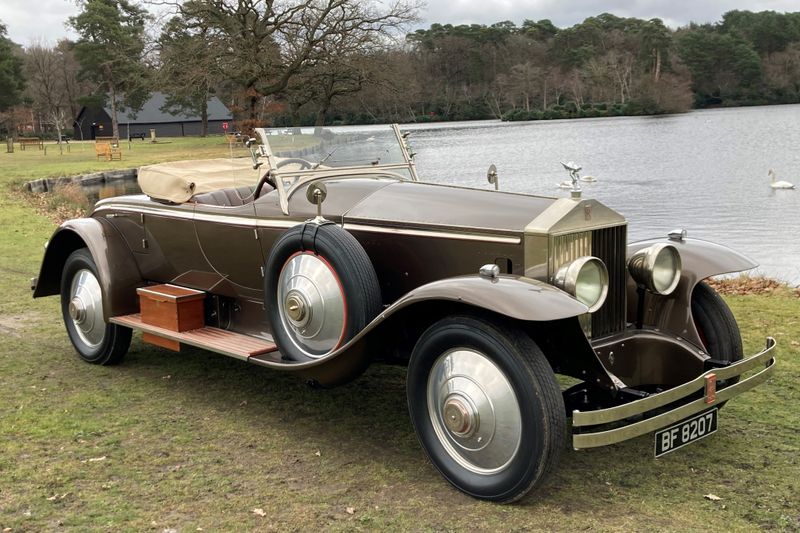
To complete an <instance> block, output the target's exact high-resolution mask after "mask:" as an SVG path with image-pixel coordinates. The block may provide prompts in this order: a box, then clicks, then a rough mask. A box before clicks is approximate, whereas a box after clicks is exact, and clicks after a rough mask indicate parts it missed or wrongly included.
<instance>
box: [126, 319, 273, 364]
mask: <svg viewBox="0 0 800 533" xmlns="http://www.w3.org/2000/svg"><path fill="white" fill-rule="evenodd" d="M111 322H113V323H114V324H119V325H120V326H126V327H129V328H134V329H140V330H142V331H145V332H147V333H151V334H153V335H158V336H159V337H164V338H166V339H172V340H175V341H179V342H182V343H184V344H189V345H190V346H196V347H198V348H204V349H206V350H211V351H212V352H219V353H221V354H224V355H229V356H231V357H235V358H237V359H244V360H247V359H248V358H250V357H252V356H254V355H261V354H266V353H269V352H274V351H276V350H277V349H278V347H277V346H276V345H275V344H274V343H272V342H269V341H266V340H263V339H258V338H256V337H251V336H249V335H242V334H241V333H234V332H233V331H227V330H224V329H219V328H212V327H209V326H206V327H204V328H200V329H193V330H190V331H183V332H178V331H172V330H169V329H165V328H161V327H159V326H153V325H151V324H145V323H144V322H142V316H141V315H140V314H139V313H134V314H132V315H122V316H115V317H112V318H111Z"/></svg>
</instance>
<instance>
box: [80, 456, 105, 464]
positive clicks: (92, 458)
mask: <svg viewBox="0 0 800 533" xmlns="http://www.w3.org/2000/svg"><path fill="white" fill-rule="evenodd" d="M105 460H106V456H105V455H103V456H101V457H90V458H89V459H87V460H85V461H81V462H82V463H99V462H100V461H105Z"/></svg>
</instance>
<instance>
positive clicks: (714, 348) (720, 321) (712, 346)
mask: <svg viewBox="0 0 800 533" xmlns="http://www.w3.org/2000/svg"><path fill="white" fill-rule="evenodd" d="M692 318H693V319H694V325H695V328H697V333H698V335H699V336H700V340H701V341H702V342H703V346H704V347H705V349H706V352H707V353H708V354H709V355H710V356H711V357H713V358H714V359H720V360H723V361H728V362H730V363H735V362H736V361H740V360H741V359H742V357H743V356H744V349H743V348H742V336H741V334H740V332H739V325H738V324H737V323H736V319H735V318H734V316H733V313H732V312H731V310H730V308H729V307H728V305H727V304H726V303H725V301H724V300H723V299H722V298H721V297H720V295H719V294H717V291H715V290H714V289H712V288H711V287H710V286H709V285H708V284H707V283H704V282H700V283H698V284H697V286H695V288H694V291H693V292H692ZM738 381H739V378H738V377H734V378H731V379H728V380H725V381H722V380H720V382H719V383H718V387H720V388H722V387H725V386H726V385H733V384H734V383H736V382H738Z"/></svg>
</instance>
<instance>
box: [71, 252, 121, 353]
mask: <svg viewBox="0 0 800 533" xmlns="http://www.w3.org/2000/svg"><path fill="white" fill-rule="evenodd" d="M99 278H100V277H99V275H98V273H97V265H95V262H94V259H92V254H91V253H89V250H87V249H86V248H81V249H79V250H75V251H74V252H72V254H70V256H69V257H68V258H67V261H66V263H64V270H63V271H62V274H61V314H62V316H63V317H64V325H65V326H66V327H67V334H68V335H69V340H70V341H71V342H72V346H74V347H75V351H76V352H78V355H79V356H80V357H81V359H83V360H84V361H86V362H87V363H93V364H97V365H110V364H114V363H118V362H120V361H121V360H122V358H123V357H124V356H125V353H127V351H128V348H129V347H130V344H131V333H132V332H131V329H130V328H126V327H123V326H118V325H116V324H109V323H108V322H106V321H105V319H104V318H103V292H102V289H101V287H100V281H99Z"/></svg>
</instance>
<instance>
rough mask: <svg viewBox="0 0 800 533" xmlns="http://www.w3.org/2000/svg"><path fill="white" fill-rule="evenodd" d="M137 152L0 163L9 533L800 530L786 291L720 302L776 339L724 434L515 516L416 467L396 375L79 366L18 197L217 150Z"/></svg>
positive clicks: (137, 353) (797, 319)
mask: <svg viewBox="0 0 800 533" xmlns="http://www.w3.org/2000/svg"><path fill="white" fill-rule="evenodd" d="M166 141H169V142H166ZM126 144H127V143H123V148H124V147H125V146H124V145H126ZM133 144H135V147H134V148H133V150H132V151H130V152H128V151H126V152H125V154H124V155H123V161H122V162H121V163H119V162H114V163H106V162H96V161H93V160H92V159H93V157H94V153H93V149H92V147H91V146H87V147H86V150H85V151H84V152H82V151H81V150H80V149H79V148H76V147H75V146H74V145H73V147H71V153H70V154H69V155H68V156H66V155H65V156H63V157H62V156H59V155H57V153H53V152H51V150H50V149H48V155H47V156H44V155H42V154H39V153H37V152H36V151H33V150H30V149H29V150H26V151H25V152H17V153H14V154H0V291H2V294H3V298H2V299H0V338H1V339H2V342H0V531H13V532H16V531H51V530H55V531H61V530H72V531H86V530H97V531H118V530H122V531H144V530H151V531H164V530H167V529H174V530H177V531H182V532H183V531H185V532H190V531H199V530H202V531H242V530H266V531H269V530H276V531H286V530H301V531H306V530H310V529H312V528H316V529H326V530H334V531H335V530H348V531H349V530H354V529H364V530H370V529H381V530H383V529H389V530H416V531H419V530H422V531H424V530H435V531H439V530H444V531H463V530H470V531H472V530H525V531H527V530H533V531H537V530H544V531H551V530H565V531H574V530H595V531H649V530H656V531H663V530H668V531H709V530H713V531H752V530H755V529H759V528H763V529H768V530H776V531H797V530H800V299H798V297H797V295H796V293H793V292H791V291H789V290H775V291H773V292H772V294H770V295H769V296H763V295H762V296H756V295H751V296H731V297H728V298H727V300H728V302H729V304H730V305H731V307H732V308H733V310H734V313H735V314H736V315H737V317H738V318H739V320H740V325H741V327H742V331H743V336H744V341H745V349H746V352H747V353H753V352H755V351H757V350H759V349H760V348H761V347H762V346H763V342H764V337H765V336H766V335H773V336H775V337H776V338H777V340H778V343H779V347H778V351H777V355H778V358H779V362H778V365H779V366H778V368H777V370H776V372H775V375H774V377H773V378H772V379H771V380H770V381H768V382H767V383H765V384H763V385H762V386H760V387H759V388H757V389H756V390H755V391H752V392H749V393H746V394H745V395H744V396H742V397H740V398H738V399H735V400H733V401H731V402H730V403H729V404H728V405H727V406H726V407H725V409H723V410H722V412H721V414H720V420H719V423H720V429H719V431H718V432H717V433H716V434H715V435H712V436H710V437H708V438H706V439H704V440H702V441H700V442H698V443H696V444H693V445H691V446H688V447H686V448H684V449H682V450H679V451H677V452H675V453H672V454H669V455H667V456H665V457H663V458H661V459H657V460H656V459H653V457H652V454H653V438H652V435H646V436H643V437H640V438H637V439H634V440H632V441H628V442H626V443H622V444H619V445H614V446H610V447H606V448H600V449H595V450H587V451H580V452H576V451H572V450H568V451H566V452H565V453H564V456H563V458H562V462H561V466H560V468H559V470H558V471H557V472H556V474H555V475H554V476H552V477H551V479H550V481H549V482H548V483H547V484H546V485H545V486H544V487H543V488H542V490H540V491H539V492H537V493H535V494H533V495H530V496H529V497H528V498H527V499H525V500H523V501H522V502H521V503H518V504H515V505H510V506H500V505H494V504H489V503H484V502H479V501H476V500H473V499H471V498H469V497H467V496H464V495H462V494H461V493H459V492H458V491H456V490H455V489H452V488H451V487H450V486H449V485H448V484H447V483H446V482H445V481H444V480H443V478H441V476H440V475H439V474H438V473H437V472H436V470H435V469H434V467H433V466H432V465H431V464H430V463H429V462H428V461H427V459H426V458H425V455H424V453H423V452H422V450H421V449H420V447H419V445H418V444H417V441H416V437H415V436H414V432H413V429H412V427H411V424H410V421H409V418H408V412H407V408H406V401H405V377H404V370H403V369H402V368H399V367H392V366H383V365H374V366H373V367H372V368H371V369H370V370H369V371H368V372H367V373H366V374H365V375H364V376H362V377H361V378H359V379H358V380H356V381H355V382H353V383H351V384H349V385H347V386H344V387H340V388H337V389H333V390H314V389H311V388H309V387H307V386H306V385H304V384H303V383H302V382H301V381H300V380H298V379H296V378H294V377H292V376H291V375H288V374H284V373H278V372H273V371H269V370H267V369H263V368H259V367H255V366H250V365H247V364H246V363H242V362H239V361H235V360H232V359H228V358H225V357H223V356H218V355H214V354H211V353H208V352H204V351H200V350H194V349H185V350H184V351H183V352H182V353H179V354H178V353H173V352H169V351H166V350H161V349H158V348H153V347H150V346H149V345H145V344H142V343H141V340H140V338H139V336H138V335H136V336H134V341H133V344H132V346H131V351H130V353H129V354H128V356H127V358H126V360H125V362H124V363H123V364H122V365H120V366H116V367H96V366H92V365H88V364H85V363H82V362H81V361H80V360H79V359H78V357H77V356H76V355H75V354H74V352H73V350H72V347H71V345H70V344H69V341H68V340H67V335H66V332H65V330H64V327H63V325H62V323H61V317H60V310H59V304H58V299H57V298H46V299H39V300H32V299H31V297H30V291H29V290H28V280H29V278H30V277H32V276H35V275H37V274H38V268H39V263H40V261H41V257H42V244H43V242H44V241H45V240H46V239H47V238H48V237H49V236H50V234H51V232H52V231H53V229H54V223H53V222H52V220H51V219H50V218H48V217H47V216H43V215H39V214H37V213H36V211H35V210H34V209H33V208H32V207H31V205H30V204H29V203H27V202H26V201H25V200H24V198H23V197H21V196H20V195H19V194H18V193H16V192H15V191H16V190H17V188H18V187H19V185H20V184H21V182H23V181H26V180H28V179H33V178H39V177H49V176H56V175H64V174H74V173H80V172H88V171H96V170H102V169H105V168H110V167H127V166H134V165H138V164H143V163H152V162H158V161H164V160H167V159H185V158H198V157H224V156H225V153H226V152H227V151H228V145H227V144H225V143H224V141H222V139H221V138H219V137H217V138H210V139H205V140H202V139H180V140H177V139H176V140H172V139H169V140H165V142H164V143H163V144H157V145H148V144H147V143H141V142H139V141H135V142H134V143H133ZM708 494H713V495H716V496H718V497H719V498H720V499H719V500H716V501H711V500H708V499H706V498H705V497H704V496H705V495H708ZM254 510H260V511H259V512H254ZM262 515H263V516H262ZM6 528H8V529H6Z"/></svg>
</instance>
